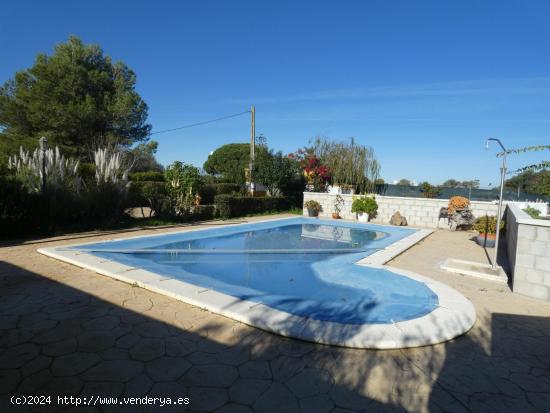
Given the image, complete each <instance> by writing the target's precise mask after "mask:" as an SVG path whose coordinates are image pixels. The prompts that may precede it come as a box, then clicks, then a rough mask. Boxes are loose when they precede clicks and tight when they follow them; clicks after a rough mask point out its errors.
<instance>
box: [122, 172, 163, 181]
mask: <svg viewBox="0 0 550 413" xmlns="http://www.w3.org/2000/svg"><path fill="white" fill-rule="evenodd" d="M128 178H129V179H130V181H133V182H144V181H147V182H165V179H164V173H162V172H157V171H148V172H133V173H131V174H129V175H128Z"/></svg>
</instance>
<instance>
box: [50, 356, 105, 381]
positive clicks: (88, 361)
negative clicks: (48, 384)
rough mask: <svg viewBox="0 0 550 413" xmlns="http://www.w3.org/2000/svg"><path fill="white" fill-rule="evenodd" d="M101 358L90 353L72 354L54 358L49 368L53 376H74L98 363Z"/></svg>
mask: <svg viewBox="0 0 550 413" xmlns="http://www.w3.org/2000/svg"><path fill="white" fill-rule="evenodd" d="M100 361H101V357H99V356H98V355H97V354H92V353H72V354H68V355H66V356H61V357H58V358H56V359H55V360H54V361H53V363H52V367H51V372H52V374H53V375H54V376H74V375H75V374H79V373H83V372H84V371H86V370H88V369H89V368H90V367H92V366H93V365H95V364H97V363H99V362H100Z"/></svg>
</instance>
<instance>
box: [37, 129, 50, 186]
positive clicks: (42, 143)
mask: <svg viewBox="0 0 550 413" xmlns="http://www.w3.org/2000/svg"><path fill="white" fill-rule="evenodd" d="M38 144H39V145H40V152H41V153H42V193H43V194H45V193H46V149H47V148H48V139H46V137H45V136H42V137H41V138H40V139H39V140H38Z"/></svg>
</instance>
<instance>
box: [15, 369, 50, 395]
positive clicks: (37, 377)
mask: <svg viewBox="0 0 550 413" xmlns="http://www.w3.org/2000/svg"><path fill="white" fill-rule="evenodd" d="M53 378H54V377H53V376H52V374H51V373H50V371H49V370H41V371H39V372H38V373H34V374H31V375H30V376H29V377H27V378H25V379H24V380H23V381H22V382H21V384H20V385H19V387H18V388H17V391H18V392H19V393H21V394H37V391H38V389H40V388H42V387H44V386H45V385H46V384H47V383H49V382H50V381H52V380H53Z"/></svg>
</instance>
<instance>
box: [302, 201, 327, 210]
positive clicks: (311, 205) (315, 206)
mask: <svg viewBox="0 0 550 413" xmlns="http://www.w3.org/2000/svg"><path fill="white" fill-rule="evenodd" d="M304 207H305V208H306V209H310V210H312V211H315V212H321V211H322V210H323V207H322V206H321V204H320V203H319V202H317V201H315V200H313V199H310V200H309V201H306V202H304Z"/></svg>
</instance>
